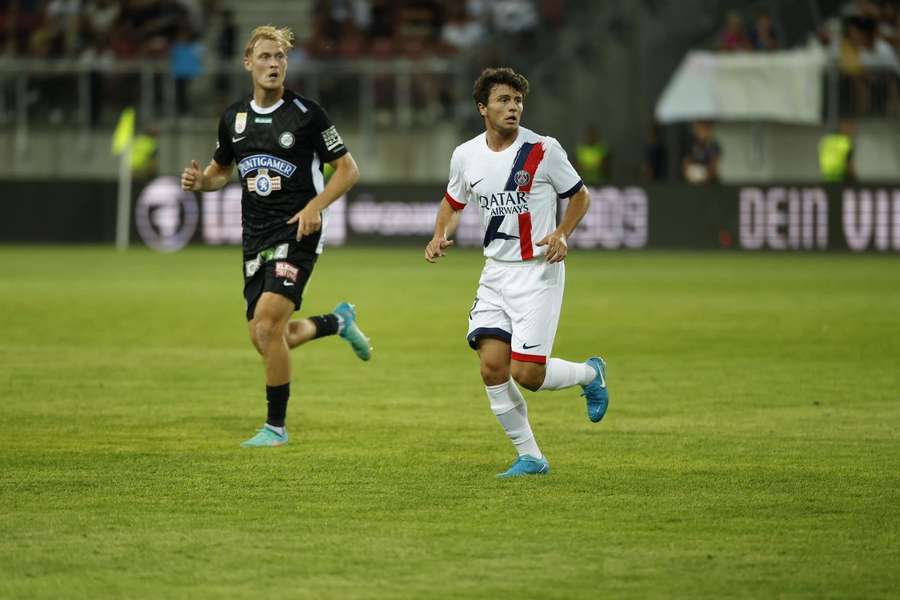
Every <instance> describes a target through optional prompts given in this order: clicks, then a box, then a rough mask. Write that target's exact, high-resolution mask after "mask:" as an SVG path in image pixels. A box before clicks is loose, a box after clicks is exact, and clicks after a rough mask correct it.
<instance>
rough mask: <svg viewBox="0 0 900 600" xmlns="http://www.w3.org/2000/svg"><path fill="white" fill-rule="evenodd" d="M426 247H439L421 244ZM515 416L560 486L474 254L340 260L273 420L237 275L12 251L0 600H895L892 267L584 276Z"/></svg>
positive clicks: (3, 312) (147, 256) (727, 258)
mask: <svg viewBox="0 0 900 600" xmlns="http://www.w3.org/2000/svg"><path fill="white" fill-rule="evenodd" d="M423 244H424V240H423ZM567 264H568V270H567V280H568V281H567V290H566V299H565V304H564V308H563V316H562V320H561V324H560V328H559V334H558V336H557V339H556V346H555V351H554V354H555V355H556V356H559V357H562V358H568V359H570V360H584V359H585V358H586V357H587V356H590V355H591V354H594V353H601V354H602V355H603V356H604V357H606V358H607V360H608V362H609V382H610V390H611V398H612V400H611V404H610V410H609V413H608V414H607V417H606V419H605V420H604V421H603V422H602V423H600V424H597V425H594V424H591V423H589V422H588V420H587V418H586V417H585V410H584V404H583V399H582V398H580V397H579V395H578V393H579V391H580V390H578V389H577V388H576V389H572V390H566V391H560V392H543V393H539V394H532V393H529V392H525V395H526V398H527V400H528V403H529V410H530V415H531V420H532V425H533V428H534V430H535V433H536V436H537V439H538V442H539V443H540V445H541V447H542V450H543V451H544V453H545V454H546V455H547V457H548V458H549V460H550V463H551V465H552V473H551V475H550V476H548V477H544V478H530V479H527V480H518V481H497V480H495V479H494V474H495V473H496V472H498V471H500V470H502V469H503V468H504V467H505V466H506V465H507V464H508V463H509V462H510V461H511V460H512V459H513V458H514V455H513V451H512V447H511V445H510V444H509V442H508V441H507V440H506V438H505V436H504V435H503V432H502V430H501V429H500V427H499V425H498V424H497V422H496V420H495V419H494V417H493V415H492V414H491V412H490V409H489V407H488V403H487V399H486V398H485V394H484V390H483V387H482V385H481V382H480V379H479V376H478V367H477V360H476V357H475V355H474V353H473V352H472V351H471V350H469V349H468V347H467V345H466V343H465V340H464V336H465V333H466V317H467V312H468V310H469V307H470V306H471V303H472V299H473V295H474V291H475V287H476V282H477V278H478V274H479V271H480V266H481V257H480V256H479V255H478V253H476V252H474V251H460V250H452V251H451V252H450V254H449V255H448V256H447V257H446V258H445V259H443V261H442V262H441V264H438V265H428V264H427V263H425V261H424V260H423V259H422V250H421V248H419V247H414V248H413V247H410V248H403V249H397V248H395V249H383V248H382V249H333V250H329V251H328V252H326V253H325V254H324V255H323V257H322V259H321V260H320V262H319V265H318V267H317V270H316V272H315V274H314V276H313V279H312V281H311V284H310V286H309V288H308V289H307V294H306V301H305V305H304V310H303V311H302V314H319V313H322V312H327V311H328V310H329V309H330V308H331V307H332V306H333V305H334V304H335V303H336V302H338V301H339V300H341V299H344V298H346V299H349V300H352V301H353V302H355V303H356V304H357V306H358V310H359V317H360V323H361V325H362V327H363V328H364V330H365V331H366V332H367V333H369V334H370V335H371V336H372V339H373V342H374V346H375V354H374V357H373V360H372V361H371V362H370V363H362V362H360V361H358V360H357V359H356V358H355V357H354V356H353V354H352V352H351V351H350V349H349V347H347V345H346V344H345V343H343V342H342V341H341V340H339V339H335V338H332V339H326V340H319V341H316V342H314V343H312V344H310V345H308V346H305V347H302V348H300V349H298V350H295V351H294V354H293V361H294V363H293V364H294V380H293V386H292V389H293V397H292V399H291V403H290V405H289V410H288V427H289V430H290V433H291V444H290V445H289V446H287V447H284V448H280V449H274V450H243V449H240V448H239V447H238V443H239V442H240V441H241V440H243V439H245V438H247V437H249V435H250V434H252V433H253V430H254V429H255V428H256V427H258V426H259V425H260V424H261V422H262V420H263V417H264V415H265V403H264V399H263V391H264V390H263V379H262V365H261V361H260V360H259V358H258V357H257V356H256V354H255V352H254V351H253V349H252V347H251V345H250V343H249V341H248V339H247V333H246V325H245V322H244V318H243V310H244V308H243V299H242V296H241V290H240V286H241V279H240V258H239V252H238V250H236V249H224V248H218V249H216V248H213V249H202V248H196V249H190V250H188V251H185V252H181V253H178V254H172V255H161V254H154V253H151V252H149V251H144V250H132V251H129V252H127V253H124V254H117V253H115V252H113V251H112V250H107V249H99V248H76V247H60V248H45V247H35V248H20V247H0V265H2V271H0V273H2V274H0V323H2V328H0V398H2V400H0V598H32V599H33V598H60V597H66V598H98V597H116V598H126V597H127V598H233V597H245V598H247V597H276V598H335V599H345V598H373V599H374V598H467V599H468V598H560V599H568V598H648V597H681V598H722V597H747V598H775V597H781V598H866V599H869V598H878V597H884V598H887V597H894V598H896V597H897V593H898V592H897V590H898V589H900V568H898V565H900V540H898V533H900V260H898V258H897V257H889V256H850V255H824V254H815V255H812V254H807V255H775V254H766V255H749V254H736V253H735V254H731V253H719V254H695V253H603V252H594V253H591V252H587V251H573V253H572V254H571V255H570V257H569V260H568V263H567Z"/></svg>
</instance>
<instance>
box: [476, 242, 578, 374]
mask: <svg viewBox="0 0 900 600" xmlns="http://www.w3.org/2000/svg"><path fill="white" fill-rule="evenodd" d="M565 285H566V268H565V263H562V262H558V263H553V264H551V263H548V262H547V261H545V260H543V257H542V258H541V259H538V260H532V261H527V262H501V261H496V260H492V259H487V262H486V263H485V265H484V270H483V271H482V272H481V279H480V280H479V281H478V293H477V295H476V296H475V304H473V305H472V311H471V312H470V313H469V333H468V335H467V336H466V338H467V339H468V341H469V345H470V346H471V347H472V348H473V349H477V348H478V340H479V339H480V338H485V337H487V338H495V339H499V340H503V341H505V342H507V343H509V344H510V346H511V352H512V359H513V360H520V361H524V362H533V363H538V364H544V363H546V362H547V358H548V357H549V356H550V351H551V350H552V349H553V340H554V338H555V337H556V327H557V325H559V314H560V311H561V309H562V300H563V289H564V288H565Z"/></svg>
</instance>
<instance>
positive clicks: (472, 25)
mask: <svg viewBox="0 0 900 600" xmlns="http://www.w3.org/2000/svg"><path fill="white" fill-rule="evenodd" d="M486 35H487V29H485V26H484V23H482V22H481V21H479V20H478V19H475V18H473V17H472V16H471V15H469V13H468V11H467V10H466V5H465V4H463V3H458V2H453V3H451V4H450V8H449V12H448V13H447V20H446V22H445V23H444V25H443V28H442V29H441V42H443V44H444V45H445V47H446V48H448V49H450V50H451V51H466V50H470V49H472V48H474V47H476V46H479V45H481V44H482V43H483V42H484V39H485V36H486Z"/></svg>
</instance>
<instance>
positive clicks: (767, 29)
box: [750, 10, 781, 52]
mask: <svg viewBox="0 0 900 600" xmlns="http://www.w3.org/2000/svg"><path fill="white" fill-rule="evenodd" d="M780 45H781V44H779V43H778V36H777V35H776V33H775V27H774V25H773V24H772V15H770V14H769V13H768V12H766V11H764V10H761V11H759V12H758V13H756V18H755V19H754V22H753V29H752V30H751V31H750V46H751V47H752V48H753V49H754V50H756V51H761V52H769V51H772V50H778V48H779V46H780Z"/></svg>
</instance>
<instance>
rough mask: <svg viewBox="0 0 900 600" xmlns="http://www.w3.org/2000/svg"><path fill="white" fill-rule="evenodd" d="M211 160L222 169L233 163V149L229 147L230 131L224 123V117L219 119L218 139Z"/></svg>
mask: <svg viewBox="0 0 900 600" xmlns="http://www.w3.org/2000/svg"><path fill="white" fill-rule="evenodd" d="M213 160H215V161H216V162H217V163H219V164H220V165H222V166H223V167H225V166H228V165H230V164H231V163H233V162H234V149H233V148H232V147H231V131H229V130H228V125H227V124H226V123H225V115H222V118H221V119H219V139H218V141H216V153H215V154H213Z"/></svg>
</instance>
